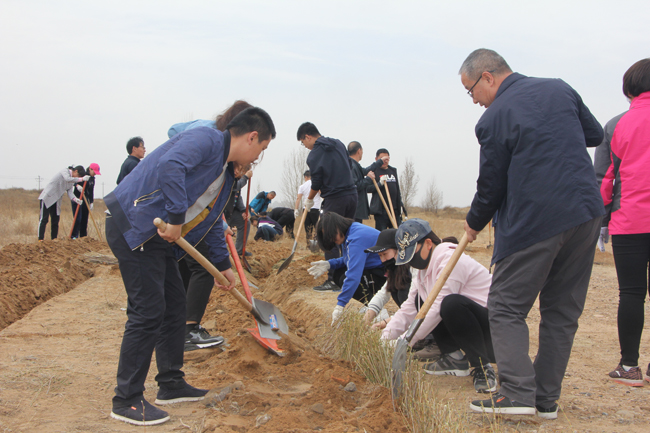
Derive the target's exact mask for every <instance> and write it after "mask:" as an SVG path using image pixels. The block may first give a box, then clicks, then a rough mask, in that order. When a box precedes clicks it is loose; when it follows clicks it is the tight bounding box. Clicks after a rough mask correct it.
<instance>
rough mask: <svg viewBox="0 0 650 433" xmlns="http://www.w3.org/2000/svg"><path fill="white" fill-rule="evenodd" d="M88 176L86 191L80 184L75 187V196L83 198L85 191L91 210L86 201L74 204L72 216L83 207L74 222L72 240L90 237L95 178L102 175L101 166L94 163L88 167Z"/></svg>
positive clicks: (82, 183) (81, 183)
mask: <svg viewBox="0 0 650 433" xmlns="http://www.w3.org/2000/svg"><path fill="white" fill-rule="evenodd" d="M87 173H88V175H89V176H90V179H88V182H86V189H84V188H83V185H84V182H79V183H77V185H75V190H74V195H75V197H77V198H81V191H84V196H85V197H86V200H87V201H88V204H89V205H90V209H88V206H86V201H83V202H82V203H81V204H77V203H72V215H73V216H74V214H75V212H77V207H78V206H81V208H80V209H79V212H78V213H77V218H76V219H75V221H74V227H73V229H72V239H77V238H83V237H86V236H88V214H89V212H90V211H91V210H93V202H94V199H95V194H94V191H95V176H96V175H98V174H101V173H100V172H99V164H97V163H95V162H93V163H92V164H90V165H89V166H88V171H87Z"/></svg>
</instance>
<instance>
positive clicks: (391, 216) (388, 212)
mask: <svg viewBox="0 0 650 433" xmlns="http://www.w3.org/2000/svg"><path fill="white" fill-rule="evenodd" d="M372 183H374V184H375V188H377V194H379V198H380V199H381V202H382V203H383V204H384V209H386V213H387V214H388V219H390V222H391V223H393V227H395V228H397V223H396V222H395V219H394V218H393V214H392V213H390V209H388V205H387V204H386V200H384V195H383V194H382V193H381V190H380V189H379V185H377V181H376V180H375V179H373V180H372ZM391 204H392V203H391Z"/></svg>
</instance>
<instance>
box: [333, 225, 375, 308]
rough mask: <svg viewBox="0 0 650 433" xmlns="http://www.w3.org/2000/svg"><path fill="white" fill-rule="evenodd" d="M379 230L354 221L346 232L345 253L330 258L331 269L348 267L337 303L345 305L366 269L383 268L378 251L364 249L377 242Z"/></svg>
mask: <svg viewBox="0 0 650 433" xmlns="http://www.w3.org/2000/svg"><path fill="white" fill-rule="evenodd" d="M378 236H379V230H376V229H373V228H372V227H368V226H366V225H363V224H360V223H352V225H351V226H350V228H349V229H348V232H347V233H346V234H345V241H344V242H343V245H342V247H343V254H342V256H341V257H339V258H337V259H331V260H328V261H329V263H330V268H331V269H339V268H342V267H347V271H345V281H344V282H343V287H342V288H341V293H340V294H339V296H338V302H337V305H340V306H342V307H345V306H346V305H347V304H348V302H350V299H352V296H353V295H354V292H356V291H357V288H358V287H359V283H361V275H363V271H364V269H374V268H381V267H383V264H382V262H381V259H379V255H378V254H377V253H366V252H364V250H366V249H368V248H370V247H374V246H375V244H376V243H377V237H378Z"/></svg>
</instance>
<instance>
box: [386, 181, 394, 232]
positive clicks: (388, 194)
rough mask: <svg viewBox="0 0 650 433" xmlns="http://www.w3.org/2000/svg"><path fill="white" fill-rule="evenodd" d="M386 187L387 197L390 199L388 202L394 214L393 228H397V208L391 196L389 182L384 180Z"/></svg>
mask: <svg viewBox="0 0 650 433" xmlns="http://www.w3.org/2000/svg"><path fill="white" fill-rule="evenodd" d="M384 188H386V198H387V199H388V204H389V205H390V214H391V215H392V216H393V218H392V220H391V221H393V228H394V229H396V228H397V218H395V208H394V207H393V199H392V198H391V197H390V191H389V190H388V182H384Z"/></svg>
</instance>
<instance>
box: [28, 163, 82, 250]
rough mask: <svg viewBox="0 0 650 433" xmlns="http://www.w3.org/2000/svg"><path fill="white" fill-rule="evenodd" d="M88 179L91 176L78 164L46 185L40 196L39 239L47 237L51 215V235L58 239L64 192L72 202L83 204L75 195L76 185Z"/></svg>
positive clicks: (56, 175) (63, 171)
mask: <svg viewBox="0 0 650 433" xmlns="http://www.w3.org/2000/svg"><path fill="white" fill-rule="evenodd" d="M88 180H90V176H88V175H87V174H86V170H85V169H84V168H83V166H81V165H77V166H76V167H73V166H70V167H68V168H64V169H63V170H61V171H60V172H58V173H57V174H55V175H54V177H53V178H52V179H51V180H50V181H49V182H48V184H47V185H45V188H43V191H42V192H41V195H39V196H38V199H39V200H40V207H41V210H40V217H39V221H38V240H39V241H42V240H43V239H45V229H46V228H47V222H48V220H49V219H50V217H51V218H52V225H51V226H50V237H51V238H52V239H56V237H57V236H58V235H59V216H60V215H61V200H62V199H63V194H65V193H66V192H67V193H68V197H70V200H72V203H74V204H78V205H79V204H81V200H80V199H78V198H77V197H75V196H74V192H73V191H74V185H75V183H77V182H87V181H88Z"/></svg>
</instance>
